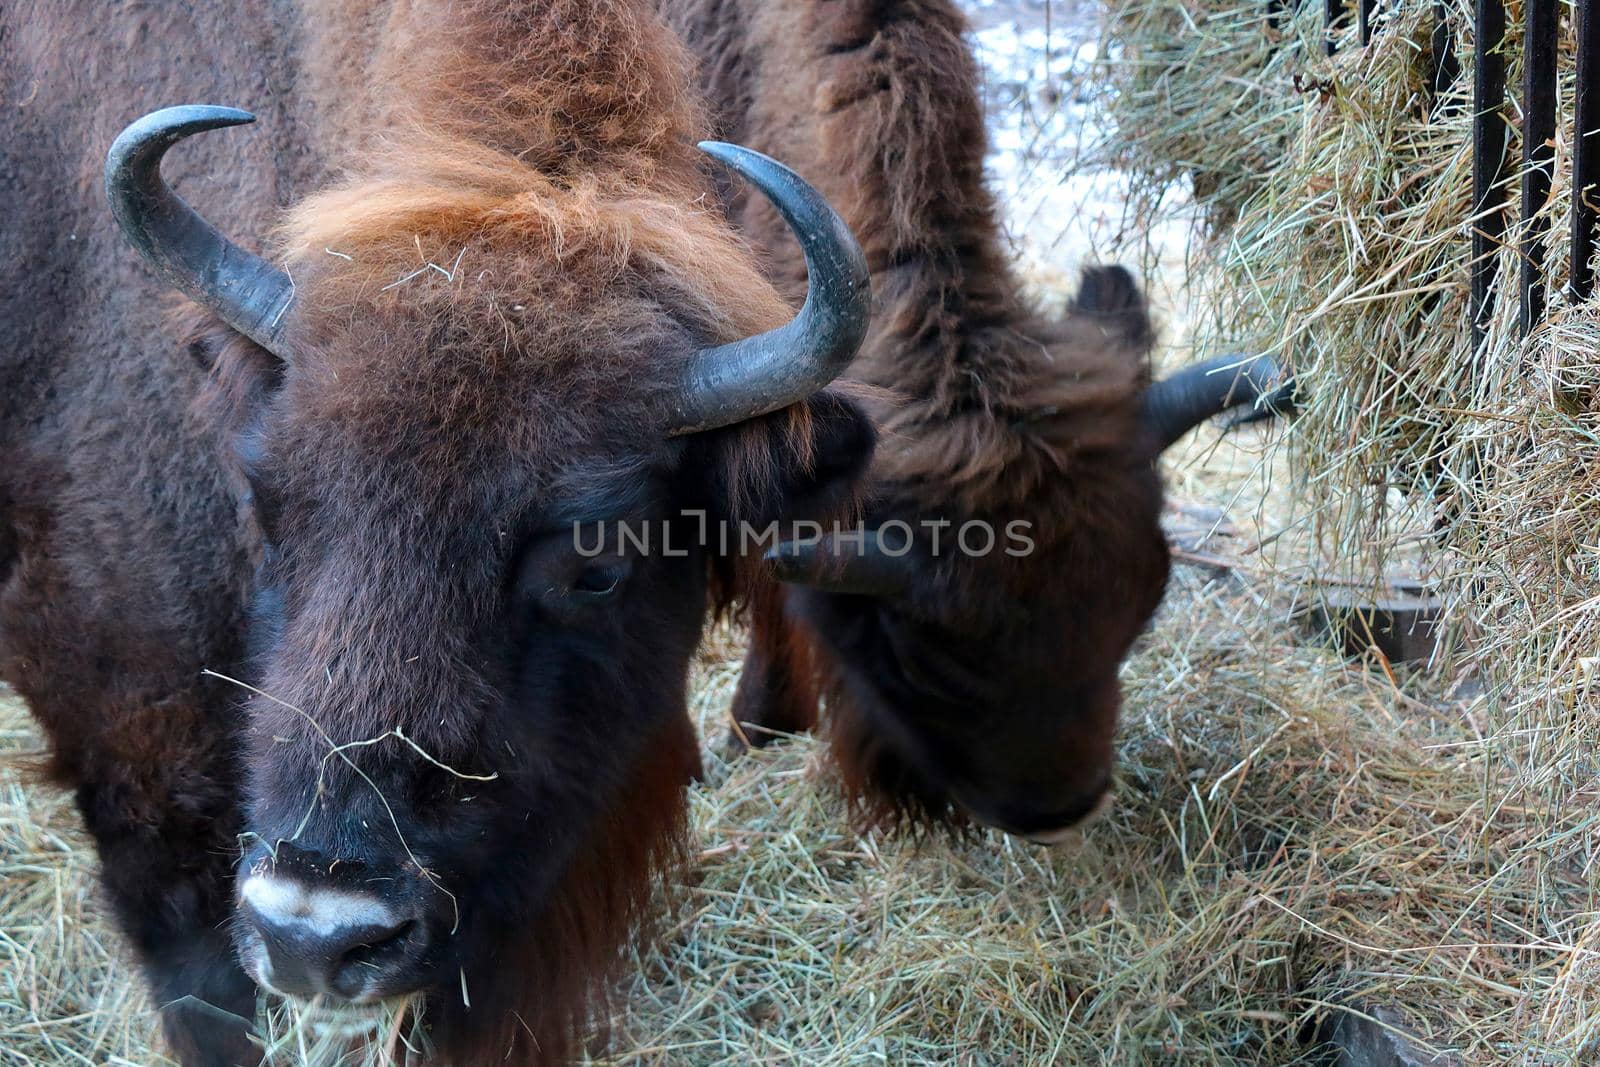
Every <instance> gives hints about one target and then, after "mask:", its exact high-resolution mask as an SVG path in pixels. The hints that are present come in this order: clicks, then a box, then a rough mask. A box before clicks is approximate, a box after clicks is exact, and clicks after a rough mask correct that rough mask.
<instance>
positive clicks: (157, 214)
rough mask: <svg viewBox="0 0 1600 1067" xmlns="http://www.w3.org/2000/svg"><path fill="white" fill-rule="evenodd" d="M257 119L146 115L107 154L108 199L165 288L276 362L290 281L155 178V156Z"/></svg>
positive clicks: (184, 110) (232, 114)
mask: <svg viewBox="0 0 1600 1067" xmlns="http://www.w3.org/2000/svg"><path fill="white" fill-rule="evenodd" d="M255 120H256V117H255V116H254V115H252V114H250V113H249V112H248V111H240V110H239V109H237V108H231V107H212V106H210V105H205V104H189V105H185V106H183V107H168V108H162V109H161V110H160V111H152V112H151V113H150V114H148V115H146V116H144V117H143V118H141V119H138V120H137V121H135V122H134V123H132V124H131V125H130V126H129V127H128V128H127V129H125V130H123V131H122V133H120V134H118V135H117V139H116V141H115V142H113V143H112V145H111V151H110V152H109V153H107V154H106V199H108V200H110V201H111V214H113V215H114V216H116V219H117V224H118V225H119V226H121V227H122V233H123V235H124V236H125V237H127V239H128V243H129V244H131V245H133V247H134V249H135V250H136V251H137V252H138V253H139V254H140V255H141V256H143V257H144V258H145V259H147V260H149V261H150V264H151V265H152V266H154V267H155V268H156V270H157V271H158V272H159V273H160V274H161V277H162V278H164V279H165V280H166V281H167V283H168V284H170V285H172V286H173V287H174V288H176V289H179V290H181V291H182V292H184V293H186V294H187V295H189V296H190V297H192V298H194V299H195V300H197V301H198V302H200V303H201V304H204V305H205V306H206V307H208V308H210V309H211V310H213V311H215V312H216V313H217V314H218V315H220V316H221V317H222V320H223V321H224V322H226V323H227V324H228V325H229V326H232V327H233V328H234V329H236V330H238V331H239V332H240V333H242V334H244V335H245V336H246V337H248V338H250V339H251V340H252V341H254V342H255V343H256V344H258V345H260V346H261V347H263V348H265V349H267V350H268V351H270V352H273V353H274V354H276V355H278V356H280V357H281V356H282V355H283V353H282V352H280V351H279V347H280V346H279V343H278V333H279V331H280V329H281V328H282V325H283V318H284V312H286V311H287V310H288V309H289V304H290V302H291V301H292V300H293V299H294V285H293V283H291V282H290V280H289V276H288V275H287V274H285V273H284V272H283V271H281V270H279V269H278V268H277V267H274V266H273V265H272V264H270V263H268V262H267V261H266V260H264V259H262V258H261V257H260V256H258V255H255V254H254V253H252V252H246V251H245V250H244V249H242V248H240V247H239V246H238V245H235V244H234V243H233V242H231V241H229V240H228V239H227V238H226V237H224V236H222V235H221V234H220V233H218V232H217V231H216V230H215V229H213V228H212V227H211V224H210V223H208V222H206V220H205V219H203V218H201V217H200V216H199V215H198V214H196V213H195V210H194V209H193V208H191V207H190V206H189V205H188V204H186V203H184V202H183V199H182V198H181V197H179V196H178V194H176V193H174V192H173V191H172V190H171V189H169V188H167V184H166V182H164V181H162V180H161V157H162V156H164V155H166V152H167V149H169V148H171V147H172V146H173V145H175V144H177V143H178V142H179V141H181V140H183V139H184V138H185V137H188V136H190V135H191V134H196V133H202V132H204V131H206V130H218V129H222V128H223V127H224V126H240V125H243V124H244V123H247V122H254V121H255Z"/></svg>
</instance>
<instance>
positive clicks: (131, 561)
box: [0, 0, 872, 1067]
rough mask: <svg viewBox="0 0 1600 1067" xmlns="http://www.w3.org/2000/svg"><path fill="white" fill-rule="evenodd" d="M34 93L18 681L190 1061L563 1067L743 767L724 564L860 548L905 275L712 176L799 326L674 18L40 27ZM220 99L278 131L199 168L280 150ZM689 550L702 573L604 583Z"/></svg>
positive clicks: (26, 113) (77, 2)
mask: <svg viewBox="0 0 1600 1067" xmlns="http://www.w3.org/2000/svg"><path fill="white" fill-rule="evenodd" d="M0 76H3V78H4V83H3V84H4V91H5V98H6V100H7V102H8V105H10V110H9V112H8V129H7V131H6V133H5V134H4V136H3V137H0V173H4V174H5V176H6V178H7V183H8V187H9V188H11V189H12V190H13V195H12V198H11V201H10V203H9V204H8V214H9V216H10V223H9V224H8V225H7V226H6V227H5V228H4V230H3V232H0V271H4V279H3V282H0V288H3V290H4V292H5V294H6V300H7V302H8V307H7V308H6V311H5V314H4V315H3V317H0V381H3V387H0V676H3V677H4V678H5V679H6V680H7V681H9V682H10V683H11V684H12V685H13V686H14V687H15V688H16V690H17V691H18V692H19V693H20V694H21V695H22V696H23V697H24V699H25V700H26V702H27V704H28V706H29V707H30V709H31V710H32V712H33V714H34V715H35V716H36V717H37V718H38V721H39V722H40V723H41V725H42V726H43V728H44V730H45V732H46V734H47V737H48V740H49V743H50V757H49V765H48V768H47V771H48V773H49V775H50V776H51V777H53V778H54V780H55V781H57V782H59V783H61V784H63V785H66V786H68V787H71V788H73V789H75V790H76V797H77V803H78V807H79V809H80V810H81V812H82V816H83V819H84V822H85V824H86V826H87V827H88V830H89V832H90V833H91V834H92V835H93V837H94V839H95V841H96V843H97V845H98V848H99V851H100V856H101V859H102V867H103V881H104V886H105V890H106V893H107V897H108V899H109V901H110V903H111V904H112V906H113V908H114V910H115V913H116V916H117V918H118V920H119V922H120V925H121V927H122V929H123V930H124V932H125V933H126V935H127V936H128V938H129V940H130V941H131V942H132V944H133V946H134V948H135V950H136V951H137V953H138V956H139V958H140V960H141V963H142V965H143V968H144V971H145V973H146V975H147V977H148V980H149V983H150V986H151V988H152V990H153V993H154V996H155V999H156V1001H157V1002H158V1004H160V1005H161V1006H162V1008H163V1016H164V1018H163V1022H164V1026H165V1029H166V1033H167V1037H168V1039H169V1041H170V1043H171V1044H172V1046H173V1048H174V1049H175V1050H176V1052H177V1053H178V1055H179V1056H180V1057H181V1058H182V1060H183V1061H184V1062H185V1063H186V1064H190V1065H202V1064H203V1065H208V1067H209V1065H214V1064H234V1063H247V1062H248V1063H253V1062H255V1060H256V1059H257V1058H258V1055H259V1053H258V1050H256V1049H255V1048H254V1047H253V1046H252V1044H251V1043H250V1041H249V1040H248V1035H247V1034H246V1032H245V1031H246V1027H245V1026H244V1025H243V1023H242V1021H241V1020H246V1019H249V1018H251V1017H252V1016H253V1014H254V1009H255V1000H256V995H257V989H258V986H259V987H261V988H264V989H266V990H269V991H278V992H282V993H286V994H296V995H325V996H329V997H332V998H335V999H343V1000H347V1001H352V1002H371V1001H377V1000H381V999H384V998H390V997H395V996H399V995H402V994H412V993H417V992H420V993H421V994H422V995H423V998H424V1008H423V1014H422V1017H423V1019H424V1021H425V1022H426V1023H427V1026H428V1030H429V1033H430V1035H431V1038H432V1040H433V1041H434V1042H435V1044H436V1046H437V1049H438V1055H439V1056H440V1057H441V1058H442V1059H443V1060H445V1061H447V1062H452V1063H457V1064H470V1063H480V1062H481V1063H496V1064H498V1063H504V1062H507V1061H508V1060H509V1061H510V1062H522V1063H527V1062H535V1061H538V1062H543V1061H551V1060H560V1059H562V1058H564V1057H565V1056H566V1054H567V1053H568V1052H569V1051H570V1049H571V1048H572V1041H573V1039H574V1033H575V1031H577V1030H578V1029H580V1028H581V1025H582V1023H583V1019H584V1014H585V1011H586V1004H587V1003H588V1002H589V1000H588V998H589V996H590V994H591V993H592V991H593V990H594V988H595V986H596V983H597V982H599V981H600V980H601V979H603V977H604V975H605V973H606V969H607V964H608V963H609V962H610V961H612V960H614V959H615V958H616V956H617V950H618V947H619V944H620V942H621V940H622V939H623V938H624V937H625V936H626V933H627V931H628V930H629V928H630V926H631V924H632V923H633V922H634V921H635V919H636V918H637V917H638V916H639V912H640V908H641V905H642V904H643V903H644V902H645V900H646V898H647V897H648V895H649V893H650V891H651V887H652V884H653V879H652V874H653V872H655V871H656V870H658V869H659V867H660V865H661V864H662V863H663V862H665V861H667V860H668V859H670V857H671V856H672V855H673V854H674V853H675V851H676V849H677V847H678V842H679V835H680V833H681V830H682V822H683V818H684V798H683V790H684V788H685V785H686V783H687V782H688V781H689V780H690V778H691V776H692V774H693V773H694V772H695V770H696V768H697V766H698V757H697V749H696V743H695V739H694V736H693V733H692V729H691V725H690V723H689V720H688V718H687V714H686V707H685V683H686V675H687V669H688V663H689V660H690V657H691V655H692V653H693V651H694V649H695V647H696V644H697V642H698V640H699V635H700V631H701V627H702V624H703V620H704V618H705V616H706V613H707V610H708V607H709V606H710V605H711V604H712V602H713V601H714V600H715V599H716V598H717V597H719V596H723V595H725V594H726V592H727V591H728V590H730V589H732V588H734V586H735V585H736V584H737V581H738V570H739V568H738V561H736V560H730V559H726V558H717V557H716V556H715V555H714V554H713V552H712V551H711V549H710V548H709V547H708V546H705V545H701V544H698V543H697V542H696V537H695V534H694V530H695V529H697V528H698V526H699V525H700V524H702V523H703V521H704V516H705V515H711V516H715V517H717V518H718V519H719V520H722V521H735V520H737V521H740V522H749V523H752V524H765V523H768V522H770V521H773V520H774V519H776V518H779V517H815V518H820V517H823V516H826V515H829V514H832V513H833V512H835V511H836V510H837V509H838V508H840V507H841V506H843V505H844V504H845V503H846V502H847V501H848V500H849V499H850V498H851V494H852V485H853V482H854V480H855V478H856V475H857V473H858V472H859V471H860V469H861V468H862V466H863V465H864V463H865V462H866V458H867V456H868V455H869V454H870V451H871V442H872V429H871V426H870V423H869V422H868V421H867V419H866V417H865V416H864V415H863V413H862V412H861V411H860V410H859V408H858V406H857V405H856V403H855V402H854V401H852V400H850V399H849V398H848V397H847V396H845V395H843V394H841V393H839V392H837V391H827V390H824V386H826V385H827V383H828V382H829V381H830V380H831V379H832V378H833V377H834V376H835V375H836V374H837V373H838V371H839V370H840V369H841V368H842V366H843V365H844V364H845V363H846V362H848V360H849V359H850V358H851V356H852V355H853V353H854V351H855V348H856V346H857V344H858V343H859V340H860V337H861V335H862V333H863V331H864V329H865V315H866V311H867V308H868V297H867V289H866V283H867V279H866V272H865V265H864V262H863V261H862V259H861V255H860V250H859V247H857V246H856V245H855V243H854V241H853V239H852V238H851V236H850V234H849V232H848V230H847V229H846V228H845V227H844V225H843V224H842V223H841V222H840V220H839V218H838V217H837V216H836V215H835V214H834V213H833V212H832V210H831V209H830V208H829V207H828V205H827V204H826V203H825V202H824V201H823V200H822V199H821V198H820V197H818V196H817V194H816V193H815V192H814V191H813V190H812V189H810V188H809V187H808V186H806V185H805V184H804V183H803V182H801V181H800V180H799V179H797V178H796V177H795V176H794V175H793V174H792V173H791V172H789V171H787V170H786V169H785V168H783V167H782V166H780V165H778V164H776V163H774V162H772V161H771V160H769V159H766V158H765V157H762V156H760V155H758V154H756V153H754V152H751V151H749V150H747V149H743V148H739V147H735V146H732V145H727V144H709V143H708V144H706V145H704V146H703V147H704V149H705V152H706V153H708V154H709V155H710V156H711V157H714V158H715V160H717V161H718V162H720V164H721V165H722V166H724V167H726V168H727V169H729V170H730V171H732V172H734V173H736V174H738V175H740V176H741V177H742V178H743V180H745V181H748V182H750V183H751V185H752V186H753V187H755V188H757V189H759V190H760V192H761V194H762V195H763V196H764V197H766V198H768V199H770V201H771V202H772V203H773V204H774V206H775V207H776V209H777V210H778V211H779V212H780V213H781V214H782V215H783V217H784V218H786V219H787V220H789V221H788V224H789V225H792V226H793V227H794V232H795V235H796V238H797V239H798V241H799V242H800V244H801V246H802V247H803V249H804V252H803V255H804V256H805V258H806V259H807V261H808V263H809V269H810V278H811V281H810V283H809V288H808V289H807V290H806V291H807V296H806V298H805V302H804V306H803V307H802V308H801V310H800V311H799V313H798V314H797V315H793V317H792V318H791V315H792V312H791V311H790V309H789V307H788V305H786V304H785V303H784V301H783V300H782V299H781V298H780V296H779V294H778V292H777V291H776V290H775V288H774V287H773V285H772V284H771V283H770V282H769V281H767V280H765V279H764V278H763V276H762V274H761V272H760V271H759V269H758V267H757V264H756V263H755V261H754V259H753V257H752V255H751V253H750V251H749V249H748V248H747V246H746V245H745V244H744V242H743V241H742V239H741V238H740V237H739V236H738V235H737V234H736V233H735V231H734V230H733V228H732V227H731V226H730V225H729V223H728V222H727V220H726V219H725V218H724V216H723V215H722V214H721V213H720V212H718V211H716V210H714V209H712V208H711V207H709V205H710V203H711V201H712V200H713V199H714V197H713V196H712V195H709V194H710V191H711V188H712V187H711V185H710V182H709V178H708V173H709V171H710V169H711V167H710V165H709V164H708V162H707V161H706V158H705V156H704V155H702V154H701V153H699V152H697V150H696V147H695V146H696V142H697V141H698V140H699V138H701V137H702V136H704V134H705V132H706V129H707V120H706V115H705V111H704V108H703V106H702V103H701V100H700V97H699V96H698V94H697V93H696V92H695V91H694V89H693V87H692V79H691V76H690V74H689V59H688V57H687V55H686V53H685V51H684V49H683V48H682V46H681V44H680V43H679V42H678V41H677V40H676V39H675V38H674V37H673V36H672V35H671V34H670V32H669V31H668V30H667V29H666V27H665V26H664V25H663V23H662V22H661V21H660V19H659V18H658V17H657V16H656V14H655V13H653V12H652V11H650V10H649V8H648V6H647V4H646V3H645V0H588V2H579V0H411V2H409V3H397V4H393V5H390V4H385V3H379V2H370V0H369V2H364V3H363V2H355V0H352V2H349V3H333V4H307V5H305V7H304V9H302V8H300V7H299V6H298V5H294V4H291V3H288V2H260V3H241V4H228V5H202V6H201V7H200V8H191V7H189V6H187V5H183V6H181V7H180V6H176V5H175V6H174V7H172V8H166V7H160V6H150V5H125V6H118V7H116V8H114V9H110V10H107V9H105V8H104V7H103V5H100V4H97V3H89V2H88V0H66V2H62V0H52V2H50V3H43V2H39V3H34V2H29V0H24V2H23V3H21V4H20V6H19V5H17V4H11V5H8V6H7V7H6V8H5V10H4V12H3V13H0ZM195 98H201V99H205V98H212V99H217V98H220V99H227V100H234V101H239V102H245V101H249V102H251V103H252V104H253V105H255V106H258V107H260V108H262V110H263V114H264V117H265V119H266V121H265V122H264V123H263V124H262V126H263V127H264V128H262V132H260V133H258V134H255V135H254V136H251V137H243V136H239V135H236V134H229V135H226V136H223V135H219V134H212V135H210V136H206V137H195V140H193V141H192V142H186V143H185V144H184V145H183V146H182V147H180V148H178V149H177V150H176V151H173V153H172V157H173V158H172V166H170V167H169V169H168V173H167V175H166V176H165V177H163V174H162V171H161V167H162V160H163V157H164V154H165V153H167V152H168V150H169V149H172V148H173V147H174V146H175V145H177V143H178V142H179V141H184V140H185V139H186V138H190V137H194V136H195V135H197V134H200V133H202V132H204V131H214V130H219V129H222V128H224V127H231V126H236V125H240V124H243V123H246V122H249V121H250V119H251V116H250V115H248V114H246V113H244V112H242V111H237V110H234V109H232V108H227V107H220V106H177V107H161V106H160V105H164V104H173V103H179V102H181V101H184V100H189V99H195ZM157 108H159V109H157ZM147 110H148V111H150V112H151V113H150V114H147V115H145V117H143V118H139V119H137V120H136V121H134V122H133V123H132V124H131V125H128V126H127V127H126V129H125V130H124V131H123V132H122V133H121V135H120V136H118V137H117V138H116V140H115V143H114V144H113V145H112V147H111V148H110V153H109V156H108V157H106V161H105V165H104V188H105V194H106V195H109V198H110V204H111V209H112V212H111V213H106V212H105V207H104V202H103V201H102V200H101V199H100V198H101V196H102V194H101V193H100V191H99V182H98V180H96V176H97V174H98V171H99V163H98V161H99V158H100V157H101V156H102V154H104V153H105V152H106V146H107V145H108V144H111V142H112V137H111V135H112V133H114V132H115V130H116V129H117V128H118V127H120V126H122V125H123V124H124V123H125V122H127V121H128V119H129V118H132V117H133V116H135V115H138V114H139V113H140V112H142V111H147ZM168 179H172V180H174V181H176V182H177V183H178V184H181V185H182V187H183V188H184V191H185V194H186V195H189V196H191V197H193V198H194V200H195V202H196V203H197V204H200V205H201V207H202V209H203V213H202V211H199V210H196V209H195V208H192V207H191V206H190V205H189V203H187V202H186V201H185V200H183V199H181V198H180V197H179V196H178V195H177V194H176V193H175V192H173V190H172V188H170V187H169V185H168V184H167V180H168ZM281 201H287V202H290V203H291V206H290V207H288V208H287V209H286V210H281V211H280V210H279V208H278V204H279V203H280V202H281ZM111 214H114V215H115V219H116V222H117V223H118V224H120V228H121V231H122V233H123V235H125V237H126V239H127V241H128V242H129V243H131V245H132V246H133V248H134V249H135V250H137V252H138V253H139V256H140V257H142V259H143V260H144V263H143V264H140V263H139V262H138V259H137V258H136V257H135V256H134V255H133V254H132V253H130V252H128V250H127V249H126V248H123V247H121V246H120V242H119V240H118V237H117V233H116V229H115V228H114V227H113V225H112V223H111ZM208 218H209V219H213V220H216V223H217V225H216V226H213V224H212V223H211V222H208V221H207V219H208ZM223 230H227V231H230V232H231V233H233V234H238V235H247V236H252V237H253V238H254V240H256V241H259V242H260V243H261V244H262V245H264V246H266V247H267V248H269V249H270V253H269V254H266V255H262V254H257V253H256V252H252V251H249V250H247V249H246V248H245V247H243V246H241V245H239V244H235V243H234V242H233V241H232V240H231V239H230V238H229V237H225V236H223V233H222V231H223ZM150 268H153V272H152V270H151V269H150ZM157 278H159V280H160V282H162V283H165V285H166V286H167V287H171V288H173V289H176V290H178V291H179V292H180V293H183V294H187V296H188V297H190V298H191V299H192V301H193V303H181V302H177V301H171V302H169V301H166V300H164V299H163V298H162V291H163V286H162V285H161V284H159V283H158V282H157ZM797 291H798V290H797ZM169 305H170V306H169ZM197 305H198V306H197ZM647 519H648V520H652V521H658V522H660V523H664V524H667V525H669V526H671V527H673V528H676V527H677V526H680V525H683V524H688V526H689V528H688V529H686V530H683V531H680V536H679V537H678V538H677V543H678V544H679V545H680V546H687V547H685V548H680V550H679V551H676V552H673V553H660V552H658V553H654V554H649V553H643V552H638V551H633V550H631V549H628V548H627V547H626V546H609V547H608V548H607V549H606V551H605V552H604V553H602V554H600V555H593V554H591V553H589V552H580V551H578V548H577V545H576V543H575V538H574V535H573V534H574V524H575V523H588V522H595V521H618V520H634V521H644V520H647ZM208 1006H209V1007H208ZM229 1016H232V1017H235V1020H236V1022H237V1023H238V1024H237V1025H219V1024H218V1023H217V1021H216V1020H217V1019H218V1018H219V1017H221V1018H228V1017H229Z"/></svg>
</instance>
